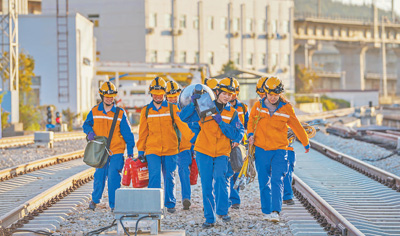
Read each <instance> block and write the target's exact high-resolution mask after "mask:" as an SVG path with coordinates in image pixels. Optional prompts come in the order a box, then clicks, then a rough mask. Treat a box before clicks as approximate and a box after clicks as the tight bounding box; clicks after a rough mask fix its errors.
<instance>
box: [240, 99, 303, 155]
mask: <svg viewBox="0 0 400 236" xmlns="http://www.w3.org/2000/svg"><path fill="white" fill-rule="evenodd" d="M264 99H265V98H264ZM264 99H262V100H260V101H261V102H260V101H257V102H256V103H255V104H254V106H253V108H252V109H251V112H250V117H249V124H248V127H247V128H248V136H249V137H250V136H252V135H253V134H254V129H255V125H256V124H255V122H256V119H258V117H260V119H259V121H258V124H257V127H256V130H255V134H254V145H256V146H257V147H260V148H262V149H264V150H277V149H284V150H287V148H288V145H289V141H288V139H287V132H288V126H289V127H290V128H292V130H293V132H294V134H295V135H296V137H297V138H298V139H299V140H300V142H301V143H302V144H303V146H304V147H306V146H307V145H308V144H309V142H308V136H307V133H306V131H305V130H304V128H303V126H302V125H301V124H300V122H299V120H298V119H297V117H296V115H295V114H294V110H293V107H292V106H291V105H290V104H289V103H285V102H283V101H280V102H279V105H278V107H277V109H276V111H275V112H274V113H273V115H270V112H269V111H268V108H267V107H266V106H265V104H264Z"/></svg>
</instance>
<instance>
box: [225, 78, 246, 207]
mask: <svg viewBox="0 0 400 236" xmlns="http://www.w3.org/2000/svg"><path fill="white" fill-rule="evenodd" d="M231 79H232V80H233V83H234V84H235V89H236V91H235V94H233V95H232V98H231V100H230V101H229V103H230V104H231V105H232V106H233V108H235V109H236V111H237V112H238V116H239V120H240V122H242V124H243V125H244V129H245V130H246V129H247V122H248V120H249V113H248V108H247V105H246V104H244V103H242V102H241V101H239V99H238V95H239V92H240V84H239V82H238V81H237V80H236V79H235V78H231ZM240 142H243V143H244V139H243V140H236V141H232V148H234V147H236V146H238V145H239V143H240ZM238 175H239V173H234V171H233V170H232V166H231V162H230V161H229V163H228V174H227V177H228V181H229V185H230V192H229V205H230V206H231V207H232V209H239V208H240V196H239V188H238V189H234V188H233V186H234V185H235V181H236V179H237V177H238Z"/></svg>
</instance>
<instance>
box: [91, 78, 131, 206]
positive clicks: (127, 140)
mask: <svg viewBox="0 0 400 236" xmlns="http://www.w3.org/2000/svg"><path fill="white" fill-rule="evenodd" d="M99 94H100V98H101V103H100V104H98V105H96V106H94V107H93V108H92V110H91V111H90V112H89V114H88V115H87V118H86V120H85V122H84V123H83V131H84V132H85V133H86V134H87V138H88V139H89V140H94V137H95V136H96V135H97V136H105V137H107V138H108V134H109V132H110V129H111V125H112V121H113V118H114V114H115V112H116V110H117V106H116V104H115V96H117V89H116V87H115V85H114V84H113V83H111V82H109V81H107V82H104V83H103V84H102V85H101V87H100V89H99ZM120 109H121V110H120V112H119V114H118V119H117V123H116V125H115V129H114V133H113V136H112V139H111V144H110V150H111V153H112V155H111V156H109V158H108V160H107V163H106V164H105V165H104V166H103V168H96V172H95V173H94V183H93V192H92V200H91V201H90V203H89V209H91V210H95V208H96V204H99V203H100V199H101V197H102V195H103V191H104V187H105V183H106V180H107V179H108V180H107V181H108V202H109V206H110V208H111V211H114V206H115V191H116V190H117V189H118V188H120V187H121V174H120V173H121V171H122V168H123V167H124V156H123V155H124V152H125V145H126V149H127V152H128V157H129V158H132V157H133V148H134V147H135V139H134V137H133V133H132V130H131V125H130V123H129V121H128V119H127V116H126V113H125V111H124V110H123V109H122V108H120Z"/></svg>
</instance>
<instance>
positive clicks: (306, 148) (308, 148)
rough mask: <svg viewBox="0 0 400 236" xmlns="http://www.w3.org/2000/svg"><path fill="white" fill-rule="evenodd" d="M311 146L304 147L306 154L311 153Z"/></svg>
mask: <svg viewBox="0 0 400 236" xmlns="http://www.w3.org/2000/svg"><path fill="white" fill-rule="evenodd" d="M310 147H311V146H310V144H308V145H307V146H304V149H305V150H306V151H305V153H308V152H309V151H310Z"/></svg>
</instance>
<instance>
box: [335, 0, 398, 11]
mask: <svg viewBox="0 0 400 236" xmlns="http://www.w3.org/2000/svg"><path fill="white" fill-rule="evenodd" d="M334 1H337V2H343V3H347V4H353V5H363V4H371V2H372V1H374V2H375V3H376V5H377V6H378V8H381V9H384V10H388V11H390V10H392V0H334ZM394 10H395V12H396V13H397V15H400V0H394Z"/></svg>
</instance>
